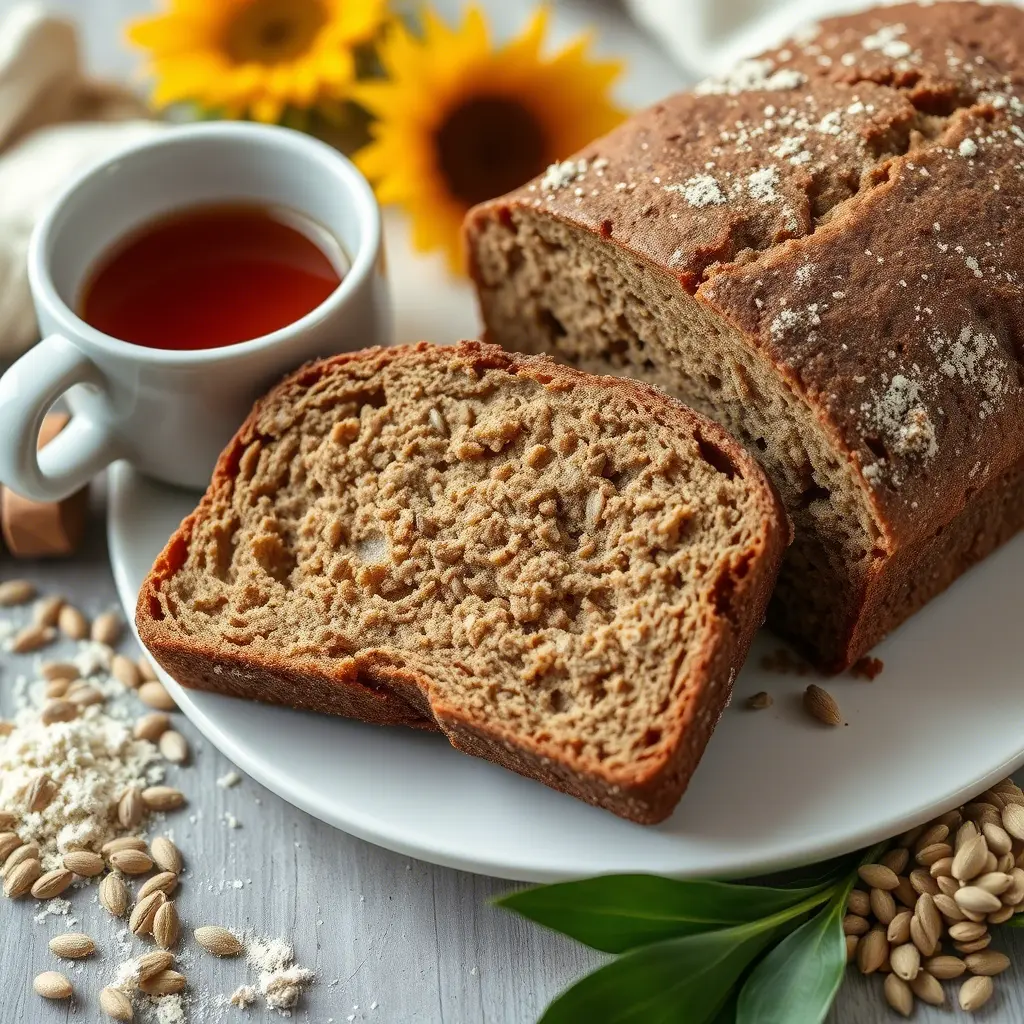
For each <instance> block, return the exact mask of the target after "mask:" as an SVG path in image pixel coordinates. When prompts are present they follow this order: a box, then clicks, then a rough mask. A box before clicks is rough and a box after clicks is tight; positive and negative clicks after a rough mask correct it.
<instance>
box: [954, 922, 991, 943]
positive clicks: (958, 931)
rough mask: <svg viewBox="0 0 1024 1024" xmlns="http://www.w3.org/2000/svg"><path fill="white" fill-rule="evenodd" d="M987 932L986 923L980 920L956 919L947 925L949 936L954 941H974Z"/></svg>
mask: <svg viewBox="0 0 1024 1024" xmlns="http://www.w3.org/2000/svg"><path fill="white" fill-rule="evenodd" d="M987 933H988V925H986V924H983V923H982V922H980V921H958V922H957V923H956V924H952V925H950V926H949V937H950V938H951V939H953V941H954V942H974V941H975V939H980V938H981V937H982V936H983V935H986V934H987Z"/></svg>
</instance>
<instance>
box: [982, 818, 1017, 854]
mask: <svg viewBox="0 0 1024 1024" xmlns="http://www.w3.org/2000/svg"><path fill="white" fill-rule="evenodd" d="M981 832H982V835H984V837H985V842H986V843H987V844H988V848H989V849H990V850H991V851H992V852H993V853H994V854H995V855H996V856H997V857H998V856H1001V855H1002V854H1004V853H1009V852H1010V850H1011V849H1012V848H1013V840H1012V839H1010V833H1009V832H1007V831H1006V829H1005V828H1003V826H1002V825H997V824H996V823H995V822H993V821H987V822H986V823H985V824H984V825H982V826H981Z"/></svg>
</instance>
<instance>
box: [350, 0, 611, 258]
mask: <svg viewBox="0 0 1024 1024" xmlns="http://www.w3.org/2000/svg"><path fill="white" fill-rule="evenodd" d="M548 25H549V14H548V11H547V9H546V8H541V9H539V10H537V11H535V12H534V13H533V15H532V16H531V17H530V19H529V20H528V22H527V24H526V26H525V27H524V29H523V31H522V32H521V33H520V34H519V35H518V36H517V37H516V38H514V39H512V40H510V41H509V42H507V43H505V44H504V45H502V46H500V47H497V48H495V47H493V46H492V45H491V43H490V39H489V32H488V27H487V21H486V19H485V17H484V15H483V12H482V10H481V8H480V7H479V6H478V5H476V4H474V5H472V6H471V7H470V8H469V9H468V10H467V12H466V14H465V15H464V17H463V19H462V20H461V22H459V23H458V24H454V25H450V24H448V23H446V22H445V21H443V20H442V19H441V18H440V17H438V15H437V14H435V13H434V12H432V11H430V10H427V11H425V12H424V15H423V20H422V31H421V33H420V34H419V35H416V34H414V33H413V32H412V31H411V30H410V29H409V28H407V27H405V26H403V25H398V24H396V25H394V26H392V27H391V28H390V29H389V30H388V31H387V32H386V33H385V36H384V39H383V41H382V43H381V44H380V46H379V51H378V52H379V57H380V62H381V65H382V67H383V68H384V71H385V74H386V80H384V81H374V82H364V83H358V84H356V85H355V86H354V87H353V89H352V98H353V99H355V100H356V102H358V103H360V104H362V105H363V106H364V107H365V108H366V109H367V110H368V111H370V112H371V113H372V114H374V115H376V117H377V120H376V122H375V123H374V124H373V125H371V136H372V138H373V141H372V142H371V143H370V144H369V145H368V146H366V147H365V148H364V149H363V150H362V151H361V152H360V153H359V154H358V155H357V158H356V159H357V163H358V164H359V166H360V168H361V169H362V170H363V173H364V174H366V175H367V177H369V178H370V179H371V180H372V181H374V183H375V187H376V189H377V195H378V198H379V199H380V201H381V202H382V203H395V204H400V205H401V206H403V207H404V208H405V209H406V210H407V212H408V213H409V216H410V220H411V230H412V241H413V244H414V246H415V247H416V248H417V249H420V250H423V251H426V250H432V249H441V250H443V251H444V253H445V255H446V257H447V259H448V264H449V266H450V267H451V268H452V269H453V270H458V271H461V270H463V268H464V258H465V254H464V251H463V242H462V233H461V222H462V219H463V216H464V215H465V212H466V210H467V209H468V207H469V205H470V204H471V202H473V201H476V199H477V198H484V197H485V194H487V195H495V194H499V193H500V192H504V191H508V190H510V189H511V188H513V187H515V186H517V185H520V184H522V183H523V180H524V179H528V178H530V177H531V176H533V175H536V174H539V173H541V172H542V171H543V170H544V167H545V166H546V165H547V164H548V163H550V162H552V161H554V160H556V159H561V158H564V157H566V156H568V155H570V154H571V153H572V152H574V151H576V150H578V149H579V148H581V147H582V146H583V145H585V144H586V143H587V142H589V141H590V140H591V139H592V138H593V137H595V136H596V135H598V134H603V133H604V132H605V131H607V130H608V129H610V128H611V127H613V125H614V124H616V123H617V122H618V121H619V120H620V119H621V117H622V116H623V112H622V111H621V110H619V108H618V107H617V106H616V105H615V103H614V102H613V101H612V99H611V98H610V96H609V90H610V88H611V86H612V84H613V82H614V80H615V79H616V78H617V76H618V74H619V73H620V70H621V69H620V66H619V65H618V64H617V62H614V61H608V60H594V59H593V58H592V57H591V56H590V46H591V41H590V39H589V37H581V38H579V39H576V40H573V41H572V42H571V43H570V44H568V45H567V46H565V47H564V48H562V49H561V50H559V51H557V52H556V53H554V54H553V55H551V56H545V54H544V52H543V51H544V45H545V40H546V38H547V34H548ZM491 189H493V191H491Z"/></svg>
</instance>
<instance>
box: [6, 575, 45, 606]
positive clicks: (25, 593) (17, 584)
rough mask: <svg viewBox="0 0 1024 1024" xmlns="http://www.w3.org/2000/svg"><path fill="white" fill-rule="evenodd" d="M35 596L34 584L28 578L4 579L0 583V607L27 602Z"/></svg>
mask: <svg viewBox="0 0 1024 1024" xmlns="http://www.w3.org/2000/svg"><path fill="white" fill-rule="evenodd" d="M35 596H36V588H35V585H34V584H32V583H30V582H29V581H28V580H4V582H3V583H0V608H11V607H13V606H14V605H16V604H28V603H29V601H31V600H32V598H33V597H35Z"/></svg>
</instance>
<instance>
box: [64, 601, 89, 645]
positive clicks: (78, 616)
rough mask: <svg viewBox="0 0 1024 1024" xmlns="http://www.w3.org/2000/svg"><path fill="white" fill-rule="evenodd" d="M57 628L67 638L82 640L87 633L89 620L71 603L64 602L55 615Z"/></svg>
mask: <svg viewBox="0 0 1024 1024" xmlns="http://www.w3.org/2000/svg"><path fill="white" fill-rule="evenodd" d="M57 628H58V629H60V631H61V632H62V633H63V634H64V635H65V636H66V637H67V638H68V639H69V640H84V639H85V638H86V637H87V636H88V635H89V622H88V620H87V619H86V617H85V616H84V615H83V614H82V613H81V612H80V611H79V610H78V609H77V608H76V607H75V606H74V605H73V604H66V605H64V607H63V608H61V610H60V615H58V616H57Z"/></svg>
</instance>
